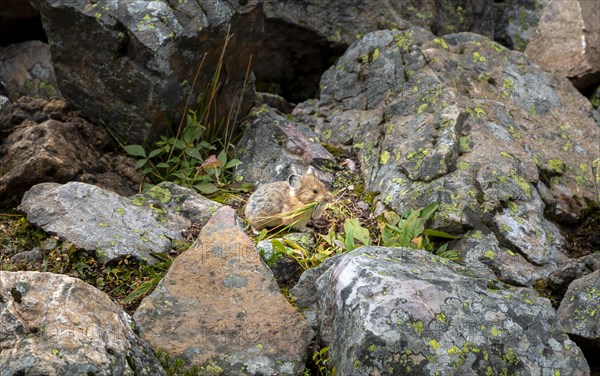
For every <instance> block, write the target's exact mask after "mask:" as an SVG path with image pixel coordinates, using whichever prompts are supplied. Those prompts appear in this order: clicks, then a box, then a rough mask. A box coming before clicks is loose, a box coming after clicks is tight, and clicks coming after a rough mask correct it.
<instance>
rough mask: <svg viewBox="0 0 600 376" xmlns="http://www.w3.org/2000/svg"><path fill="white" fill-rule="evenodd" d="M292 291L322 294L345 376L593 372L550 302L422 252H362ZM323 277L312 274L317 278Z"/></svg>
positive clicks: (326, 331) (318, 308)
mask: <svg viewBox="0 0 600 376" xmlns="http://www.w3.org/2000/svg"><path fill="white" fill-rule="evenodd" d="M321 269H323V270H324V271H323V270H322V271H321V273H322V274H321V275H320V276H319V277H318V278H317V279H316V283H315V282H314V279H313V278H309V279H308V280H306V281H305V280H304V278H302V279H301V280H300V282H299V283H298V285H297V286H296V287H295V288H294V289H293V290H292V293H293V294H296V292H297V291H298V290H301V291H302V292H303V296H311V295H312V296H314V297H315V298H314V299H313V301H314V303H313V305H312V306H308V307H305V306H303V305H302V303H303V302H304V300H302V299H299V300H298V301H297V303H298V304H299V307H300V308H303V309H307V310H308V311H309V312H310V311H312V312H316V319H317V322H318V327H319V335H320V339H321V340H322V341H324V343H325V344H326V345H328V346H329V355H330V357H331V360H332V364H333V365H334V366H335V367H336V370H337V373H338V374H341V375H373V374H381V375H401V374H407V375H408V374H409V375H454V374H489V375H499V374H509V375H516V374H521V375H529V374H531V375H534V374H535V375H548V376H550V375H558V374H560V375H589V372H590V371H589V368H588V365H587V363H586V361H585V359H584V357H583V354H582V352H581V351H580V349H579V348H578V347H577V346H576V345H575V343H573V342H572V341H571V340H570V339H569V337H567V335H566V334H565V333H563V332H562V331H561V329H560V326H559V324H558V319H557V317H556V313H555V311H554V309H553V308H552V306H551V304H550V302H549V301H548V300H547V299H545V298H540V297H538V295H537V294H536V292H535V291H534V290H531V289H527V288H515V287H510V286H508V285H505V284H503V283H501V282H498V281H497V280H493V279H488V278H485V277H482V276H481V275H480V274H479V272H478V271H477V270H476V269H472V268H467V267H464V266H460V265H458V264H455V263H452V262H450V261H447V260H444V259H441V258H438V257H437V256H433V255H431V254H430V253H427V252H425V251H420V250H408V249H403V248H383V247H362V248H359V249H357V250H354V251H352V252H350V253H347V254H344V255H341V256H338V257H336V258H335V259H334V260H333V261H332V262H329V263H327V265H326V266H325V267H323V268H321ZM317 275H318V273H313V274H312V275H311V277H314V276H317Z"/></svg>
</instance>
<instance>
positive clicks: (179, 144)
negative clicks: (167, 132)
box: [175, 139, 187, 150]
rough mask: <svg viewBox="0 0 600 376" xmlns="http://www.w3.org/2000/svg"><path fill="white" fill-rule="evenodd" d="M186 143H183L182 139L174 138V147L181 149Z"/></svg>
mask: <svg viewBox="0 0 600 376" xmlns="http://www.w3.org/2000/svg"><path fill="white" fill-rule="evenodd" d="M186 146H187V145H186V144H185V142H183V140H180V139H177V140H175V149H177V150H183V149H185V147H186Z"/></svg>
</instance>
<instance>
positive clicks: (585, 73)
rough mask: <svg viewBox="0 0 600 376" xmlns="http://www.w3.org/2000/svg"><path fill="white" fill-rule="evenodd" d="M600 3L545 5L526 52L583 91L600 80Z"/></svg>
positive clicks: (586, 0) (581, 1)
mask: <svg viewBox="0 0 600 376" xmlns="http://www.w3.org/2000/svg"><path fill="white" fill-rule="evenodd" d="M599 19H600V3H599V2H597V1H589V0H576V1H562V0H552V1H550V3H549V4H548V5H546V6H545V7H544V11H543V13H542V17H541V19H540V22H539V24H538V27H537V29H536V31H535V33H534V34H533V37H532V38H531V41H530V42H529V44H528V45H527V49H526V50H525V53H526V54H527V56H529V58H530V59H531V60H532V61H533V62H534V63H536V64H538V65H539V66H540V67H542V68H543V69H545V70H547V71H550V72H558V73H559V74H561V75H563V76H564V77H568V78H569V79H570V80H571V81H572V82H573V85H575V87H577V88H578V89H580V90H582V91H583V90H588V89H593V88H594V87H595V86H596V85H598V84H599V83H600V48H599V47H598V46H600V22H598V20H599Z"/></svg>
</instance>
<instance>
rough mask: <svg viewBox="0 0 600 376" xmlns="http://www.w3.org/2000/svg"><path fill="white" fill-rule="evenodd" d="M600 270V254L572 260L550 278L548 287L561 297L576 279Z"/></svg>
mask: <svg viewBox="0 0 600 376" xmlns="http://www.w3.org/2000/svg"><path fill="white" fill-rule="evenodd" d="M596 270H600V252H596V253H592V254H591V255H587V256H584V257H580V258H578V259H574V260H570V261H569V262H567V263H565V264H564V265H562V266H561V267H560V268H558V269H557V270H555V271H554V272H553V273H552V274H550V276H548V282H547V285H548V287H550V288H551V289H552V290H554V291H556V292H558V293H559V294H560V295H561V296H562V295H564V292H565V290H566V289H567V287H568V286H569V285H570V284H571V282H573V281H575V280H576V279H579V278H583V277H585V276H586V275H588V274H591V273H593V272H595V271H596Z"/></svg>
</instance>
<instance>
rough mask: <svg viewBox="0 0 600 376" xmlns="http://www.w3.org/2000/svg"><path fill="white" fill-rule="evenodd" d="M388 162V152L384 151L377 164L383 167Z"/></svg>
mask: <svg viewBox="0 0 600 376" xmlns="http://www.w3.org/2000/svg"><path fill="white" fill-rule="evenodd" d="M389 160H390V152H389V151H387V150H384V151H383V152H382V153H381V155H380V156H379V163H380V164H382V165H385V164H387V163H388V161H389Z"/></svg>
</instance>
